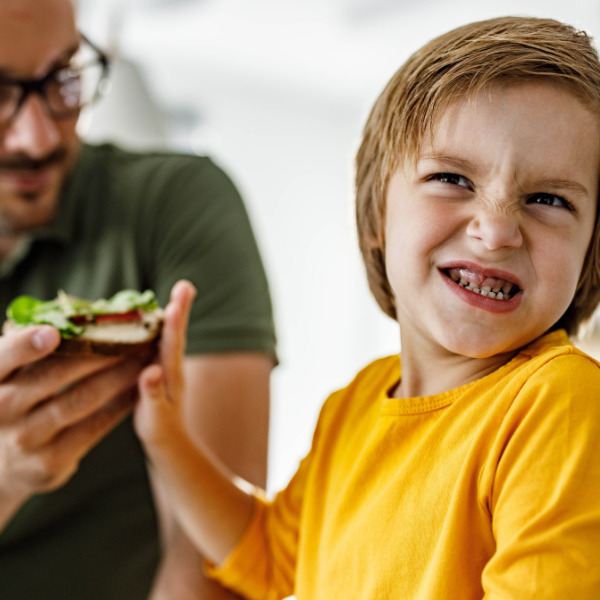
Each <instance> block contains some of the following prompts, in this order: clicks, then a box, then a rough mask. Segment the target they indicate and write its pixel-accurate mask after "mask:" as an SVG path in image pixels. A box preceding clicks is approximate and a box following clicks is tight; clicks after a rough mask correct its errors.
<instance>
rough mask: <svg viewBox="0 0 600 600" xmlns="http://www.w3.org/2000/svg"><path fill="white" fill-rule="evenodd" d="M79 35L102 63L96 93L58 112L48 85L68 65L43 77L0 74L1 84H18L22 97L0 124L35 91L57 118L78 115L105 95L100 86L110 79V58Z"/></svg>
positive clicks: (49, 112) (13, 114)
mask: <svg viewBox="0 0 600 600" xmlns="http://www.w3.org/2000/svg"><path fill="white" fill-rule="evenodd" d="M79 37H80V40H82V41H83V42H85V43H86V44H87V45H88V46H89V47H90V48H91V49H92V50H93V51H94V52H96V54H97V57H96V58H95V59H94V60H97V61H98V62H99V64H100V67H101V68H102V74H101V75H100V79H99V81H98V85H97V87H96V90H95V92H94V95H93V96H92V97H91V98H90V99H89V100H88V101H87V102H86V103H85V104H80V105H79V106H77V108H74V109H72V110H69V111H66V112H64V113H63V112H61V113H59V114H57V113H55V112H54V111H53V110H52V107H51V106H50V103H49V102H48V98H47V96H46V85H47V84H48V82H50V81H51V80H52V78H53V77H54V76H55V75H56V73H57V72H58V71H61V70H62V69H65V68H67V66H63V67H57V68H55V69H52V70H50V71H48V73H46V74H45V75H44V76H43V77H33V78H28V79H16V78H12V77H5V76H2V75H0V84H9V85H16V86H19V87H20V88H21V97H20V98H19V100H18V101H17V103H16V104H15V109H14V112H13V113H12V115H11V116H10V117H9V118H8V119H6V120H5V121H4V122H1V121H0V126H2V125H6V124H7V123H10V122H11V121H12V120H13V119H14V118H15V117H16V116H17V115H18V114H19V111H20V110H21V108H22V106H23V104H25V101H26V100H27V98H28V97H29V95H30V94H33V93H37V94H38V95H39V96H40V98H42V99H43V100H44V104H45V107H46V110H47V111H48V115H49V116H50V117H52V118H53V119H56V120H60V119H68V118H71V117H74V116H75V115H77V114H78V113H79V111H80V110H81V109H82V108H83V107H84V106H89V105H90V104H92V103H93V102H95V101H96V100H98V98H99V97H100V96H102V95H103V93H102V92H101V90H100V88H101V84H102V82H104V81H108V79H109V75H110V58H109V57H108V55H107V54H106V53H105V52H104V51H103V50H101V49H100V48H99V47H98V46H96V44H94V43H93V42H92V41H90V40H89V39H88V38H87V37H86V36H85V35H84V34H83V33H80V34H79ZM90 64H92V63H91V62H89V63H87V64H86V65H83V66H82V67H81V68H83V67H84V66H88V65H90Z"/></svg>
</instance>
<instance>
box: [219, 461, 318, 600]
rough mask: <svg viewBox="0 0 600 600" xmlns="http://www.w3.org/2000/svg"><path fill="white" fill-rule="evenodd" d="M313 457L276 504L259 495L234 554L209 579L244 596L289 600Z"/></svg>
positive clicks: (300, 468)
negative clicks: (306, 488)
mask: <svg viewBox="0 0 600 600" xmlns="http://www.w3.org/2000/svg"><path fill="white" fill-rule="evenodd" d="M309 462H310V456H309V457H306V458H305V459H304V460H303V461H302V462H301V463H300V467H299V469H298V471H297V472H296V474H295V475H294V477H293V478H292V479H291V481H290V483H289V484H288V486H287V487H286V488H285V489H284V490H282V491H281V492H279V493H278V494H277V495H276V496H275V498H274V499H273V500H272V501H267V500H266V499H265V497H264V496H261V495H257V496H256V502H255V507H254V512H253V515H252V518H251V521H250V524H249V525H248V527H247V528H246V531H245V533H244V535H243V537H242V539H241V540H240V542H239V544H238V545H237V546H236V547H235V548H234V549H233V551H232V552H231V553H230V555H229V556H228V557H227V558H226V559H225V561H223V563H222V564H221V565H219V566H218V567H215V566H211V567H209V568H208V570H207V574H208V575H209V577H211V578H213V579H215V580H216V581H218V582H219V583H221V585H223V586H225V587H227V588H229V589H231V590H233V591H234V592H237V593H239V594H242V595H243V596H244V598H250V599H253V600H254V599H256V600H259V599H260V600H264V599H276V598H287V597H288V596H290V595H291V594H292V593H293V591H294V583H295V573H296V560H297V553H298V531H299V526H300V515H301V512H302V499H303V495H304V494H303V492H304V485H305V479H306V473H307V469H308V468H309V467H308V465H309Z"/></svg>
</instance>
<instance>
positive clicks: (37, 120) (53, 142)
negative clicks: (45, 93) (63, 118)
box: [3, 93, 61, 159]
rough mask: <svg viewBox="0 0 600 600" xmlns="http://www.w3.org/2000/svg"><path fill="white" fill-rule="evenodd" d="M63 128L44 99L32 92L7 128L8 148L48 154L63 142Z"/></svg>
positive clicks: (36, 155) (36, 156)
mask: <svg viewBox="0 0 600 600" xmlns="http://www.w3.org/2000/svg"><path fill="white" fill-rule="evenodd" d="M60 139H61V137H60V132H59V130H58V127H57V126H56V122H55V121H54V119H53V118H52V117H51V116H50V115H49V114H48V112H47V110H46V106H45V102H44V99H43V98H42V97H41V96H39V94H36V93H32V94H30V95H29V96H28V97H27V98H26V99H25V102H24V103H23V105H22V106H21V107H20V109H19V111H18V112H17V114H16V115H15V116H14V117H13V119H12V120H11V121H10V123H9V124H8V125H7V126H6V128H5V131H4V144H3V146H4V151H5V152H7V153H10V154H25V155H27V156H29V157H30V158H34V159H39V158H44V157H45V156H47V155H48V154H50V152H52V151H53V150H55V149H56V147H57V146H58V145H59V144H60Z"/></svg>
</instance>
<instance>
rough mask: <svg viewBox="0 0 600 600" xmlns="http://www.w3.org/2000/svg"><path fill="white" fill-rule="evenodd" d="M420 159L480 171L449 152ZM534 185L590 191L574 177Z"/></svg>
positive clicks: (585, 192) (573, 190)
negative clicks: (573, 178) (448, 153)
mask: <svg viewBox="0 0 600 600" xmlns="http://www.w3.org/2000/svg"><path fill="white" fill-rule="evenodd" d="M419 160H435V161H436V162H439V163H442V164H443V165H444V166H447V167H449V168H455V169H457V170H459V171H468V172H470V173H475V174H477V173H478V172H479V169H478V167H477V166H476V165H475V164H474V163H473V162H471V161H470V160H468V159H465V158H461V157H460V156H450V155H447V154H424V155H422V156H421V157H420V158H419ZM532 185H533V186H534V187H539V188H540V189H543V188H546V189H548V188H552V189H558V190H565V191H568V192H571V193H572V194H576V195H579V196H589V195H590V191H589V190H588V189H587V188H586V187H585V186H584V185H583V184H581V183H579V182H577V181H573V180H572V179H562V178H557V179H552V178H544V179H536V180H534V181H533V182H532Z"/></svg>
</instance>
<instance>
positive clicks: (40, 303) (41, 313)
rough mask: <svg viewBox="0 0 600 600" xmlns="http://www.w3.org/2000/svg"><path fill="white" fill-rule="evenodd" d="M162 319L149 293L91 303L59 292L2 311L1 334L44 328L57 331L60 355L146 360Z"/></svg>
mask: <svg viewBox="0 0 600 600" xmlns="http://www.w3.org/2000/svg"><path fill="white" fill-rule="evenodd" d="M162 318H163V311H162V309H161V308H160V307H159V305H158V302H157V300H156V297H155V295H154V292H153V291H152V290H146V291H144V292H138V291H136V290H121V291H120V292H117V293H116V294H115V295H114V296H112V297H111V298H109V299H107V300H105V299H100V300H93V301H92V300H86V299H84V298H79V297H77V296H72V295H69V294H67V293H65V292H64V291H62V290H61V291H59V292H58V295H57V297H56V298H55V299H54V300H48V301H44V300H39V299H37V298H34V297H32V296H25V295H23V296H18V297H16V298H15V299H14V300H13V301H12V302H11V303H10V304H9V306H8V308H7V310H6V321H5V322H4V325H3V327H2V332H3V333H4V334H8V333H10V332H11V331H14V330H16V329H19V328H22V327H26V326H28V325H40V324H47V325H52V326H54V327H56V329H58V331H59V332H60V335H61V338H62V339H61V343H60V344H59V346H58V348H57V349H56V351H55V352H56V353H58V354H62V355H67V356H75V355H90V354H103V355H109V356H121V355H126V356H129V355H141V356H147V355H149V354H152V353H154V352H155V351H156V348H157V342H158V339H159V336H160V331H161V328H162Z"/></svg>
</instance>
